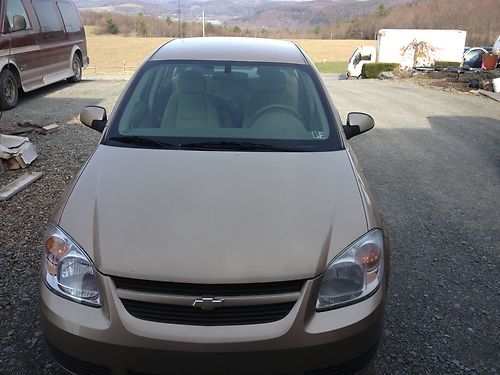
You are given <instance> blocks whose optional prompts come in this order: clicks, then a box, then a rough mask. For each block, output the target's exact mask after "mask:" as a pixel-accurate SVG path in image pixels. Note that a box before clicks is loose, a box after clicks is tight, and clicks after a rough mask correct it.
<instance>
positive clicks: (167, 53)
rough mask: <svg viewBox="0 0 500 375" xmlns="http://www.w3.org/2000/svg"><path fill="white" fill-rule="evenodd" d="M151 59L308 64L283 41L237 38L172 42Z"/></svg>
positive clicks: (292, 46) (299, 53)
mask: <svg viewBox="0 0 500 375" xmlns="http://www.w3.org/2000/svg"><path fill="white" fill-rule="evenodd" d="M151 60H153V61H158V60H217V61H250V62H276V63H288V64H307V61H306V59H305V57H304V55H303V53H302V51H301V50H300V49H299V48H298V47H297V46H296V45H295V44H294V43H293V42H289V41H283V40H275V39H263V38H239V37H206V38H184V39H174V40H172V41H170V42H167V43H165V44H164V45H163V46H161V47H160V48H159V49H158V50H157V51H156V52H155V53H154V54H153V55H152V56H151Z"/></svg>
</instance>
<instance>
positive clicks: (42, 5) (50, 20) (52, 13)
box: [33, 0, 62, 38]
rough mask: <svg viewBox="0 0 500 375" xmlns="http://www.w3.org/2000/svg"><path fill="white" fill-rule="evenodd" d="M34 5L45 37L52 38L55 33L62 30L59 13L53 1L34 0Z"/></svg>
mask: <svg viewBox="0 0 500 375" xmlns="http://www.w3.org/2000/svg"><path fill="white" fill-rule="evenodd" d="M33 7H34V8H35V11H36V15H37V17H38V21H39V22H40V27H41V28H42V34H43V36H44V38H50V37H52V36H54V33H57V32H59V31H62V25H61V21H60V19H59V14H58V12H57V10H56V8H55V7H54V5H53V3H52V2H51V1H48V0H37V1H33Z"/></svg>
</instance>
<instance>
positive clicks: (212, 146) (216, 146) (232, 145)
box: [179, 141, 300, 152]
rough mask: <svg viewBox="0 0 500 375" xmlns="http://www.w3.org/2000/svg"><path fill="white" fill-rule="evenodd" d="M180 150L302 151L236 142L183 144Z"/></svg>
mask: <svg viewBox="0 0 500 375" xmlns="http://www.w3.org/2000/svg"><path fill="white" fill-rule="evenodd" d="M179 148H180V149H185V150H207V149H209V150H232V151H274V152H294V151H300V150H298V149H295V148H286V147H279V146H273V145H268V144H263V143H253V142H234V141H204V142H194V143H181V144H180V145H179Z"/></svg>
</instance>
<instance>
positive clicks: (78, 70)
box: [68, 53, 82, 83]
mask: <svg viewBox="0 0 500 375" xmlns="http://www.w3.org/2000/svg"><path fill="white" fill-rule="evenodd" d="M71 69H72V70H73V73H74V75H73V77H69V78H68V81H69V82H74V83H76V82H80V81H81V80H82V62H81V60H80V57H79V56H78V55H77V54H76V53H75V55H74V56H73V61H72V62H71Z"/></svg>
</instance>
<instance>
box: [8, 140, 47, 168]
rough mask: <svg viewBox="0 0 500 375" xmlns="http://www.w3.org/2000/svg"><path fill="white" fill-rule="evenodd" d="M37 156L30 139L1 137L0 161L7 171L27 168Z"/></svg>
mask: <svg viewBox="0 0 500 375" xmlns="http://www.w3.org/2000/svg"><path fill="white" fill-rule="evenodd" d="M37 156H38V154H37V152H36V149H35V146H34V145H33V143H31V142H30V141H29V139H28V138H26V137H17V136H14V135H3V134H1V135H0V159H1V162H2V163H3V165H4V167H5V168H6V169H19V168H26V167H27V166H28V165H30V164H31V163H32V162H33V160H35V159H36V158H37Z"/></svg>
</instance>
